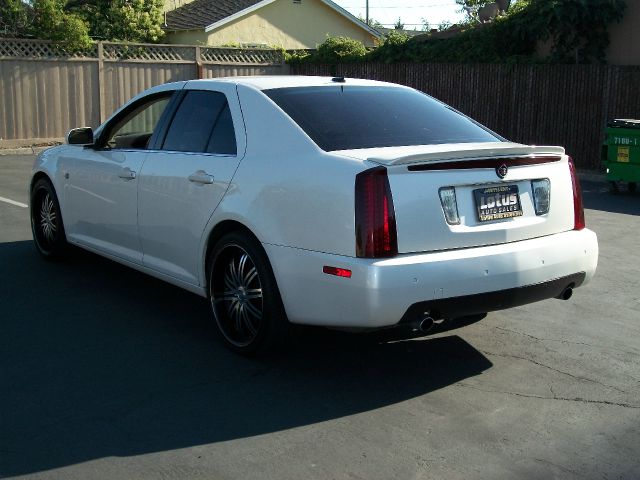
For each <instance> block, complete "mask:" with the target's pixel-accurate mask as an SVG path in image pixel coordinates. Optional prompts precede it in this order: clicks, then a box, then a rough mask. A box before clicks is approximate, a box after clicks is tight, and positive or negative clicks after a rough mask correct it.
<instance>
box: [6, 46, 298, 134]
mask: <svg viewBox="0 0 640 480" xmlns="http://www.w3.org/2000/svg"><path fill="white" fill-rule="evenodd" d="M288 72H289V67H288V65H286V64H285V63H284V58H283V55H282V53H281V52H279V51H277V50H262V49H233V48H212V47H199V46H185V45H150V44H119V43H108V42H98V43H97V44H95V46H94V47H93V49H92V50H90V51H88V52H84V53H83V54H72V55H67V54H65V53H64V52H61V51H60V50H59V49H56V48H55V47H54V46H53V45H52V44H50V43H48V42H43V41H39V40H16V39H0V144H1V143H2V142H3V141H4V142H5V143H8V142H7V140H9V141H11V140H22V139H26V140H30V141H34V140H37V139H52V138H60V137H63V136H64V135H65V134H66V132H67V131H68V130H69V129H70V128H73V127H77V126H84V125H87V126H93V127H95V126H97V125H99V124H100V123H101V122H102V121H103V120H105V119H106V118H107V117H108V116H109V115H110V114H111V113H112V112H113V111H114V110H115V109H116V108H117V107H119V106H120V105H121V104H122V103H124V102H125V101H127V100H128V99H130V98H131V97H133V96H134V95H136V94H137V93H139V92H141V91H143V90H145V89H147V88H149V87H152V86H154V85H159V84H161V83H166V82H173V81H179V80H189V79H194V78H213V77H224V76H237V75H278V74H286V73H288Z"/></svg>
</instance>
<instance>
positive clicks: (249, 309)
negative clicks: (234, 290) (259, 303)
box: [245, 302, 262, 320]
mask: <svg viewBox="0 0 640 480" xmlns="http://www.w3.org/2000/svg"><path fill="white" fill-rule="evenodd" d="M245 307H246V308H247V312H249V313H250V314H251V315H253V316H254V317H255V318H257V319H258V320H262V312H261V311H260V310H258V309H257V308H256V307H255V306H254V305H253V304H252V303H251V302H247V303H245Z"/></svg>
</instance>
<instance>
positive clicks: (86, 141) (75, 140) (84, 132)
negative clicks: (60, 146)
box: [67, 127, 93, 145]
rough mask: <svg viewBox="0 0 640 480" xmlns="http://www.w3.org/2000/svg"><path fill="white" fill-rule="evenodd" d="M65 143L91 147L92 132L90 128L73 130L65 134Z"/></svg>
mask: <svg viewBox="0 0 640 480" xmlns="http://www.w3.org/2000/svg"><path fill="white" fill-rule="evenodd" d="M67 143H68V144H69V145H91V144H93V130H92V129H91V127H83V128H74V129H73V130H71V131H69V133H67Z"/></svg>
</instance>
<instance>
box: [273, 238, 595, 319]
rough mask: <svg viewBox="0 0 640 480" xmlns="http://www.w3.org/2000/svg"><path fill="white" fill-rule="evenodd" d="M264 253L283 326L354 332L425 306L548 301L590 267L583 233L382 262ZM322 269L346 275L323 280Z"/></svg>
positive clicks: (582, 279) (467, 307) (591, 248)
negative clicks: (348, 273)
mask: <svg viewBox="0 0 640 480" xmlns="http://www.w3.org/2000/svg"><path fill="white" fill-rule="evenodd" d="M264 247H265V250H266V251H267V254H268V255H269V258H270V260H271V265H272V266H273V270H274V273H275V276H276V280H277V282H278V286H279V288H280V293H281V295H282V299H283V302H284V305H285V309H286V311H287V315H288V317H289V320H290V321H291V322H293V323H301V324H312V325H325V326H335V327H360V328H379V327H386V326H391V325H395V324H397V323H398V322H400V321H401V320H402V321H407V318H408V315H412V314H413V313H414V310H415V309H417V310H420V309H423V308H425V307H426V310H432V311H434V312H437V313H438V314H439V315H440V316H443V317H447V318H450V317H455V316H461V315H467V314H472V313H480V312H485V311H493V310H500V309H503V308H510V307H513V306H518V305H524V304H526V303H531V302H535V301H539V300H543V299H546V298H552V297H555V296H557V295H558V294H559V293H561V292H562V290H563V289H564V288H566V287H567V286H568V285H570V284H571V283H574V287H577V286H579V285H581V284H585V283H587V282H589V280H590V279H591V278H592V276H593V274H594V273H595V270H596V266H597V260H598V242H597V238H596V235H595V233H594V232H592V231H590V230H588V229H585V230H581V231H570V232H564V233H560V234H557V235H550V236H547V237H541V238H536V239H532V240H525V241H520V242H512V243H507V244H503V245H493V246H487V247H478V248H468V249H463V250H452V251H446V252H435V253H425V254H415V255H399V256H397V257H394V258H391V259H384V260H371V259H363V258H353V257H344V256H339V255H330V254H326V253H320V252H311V251H307V250H300V249H295V248H289V247H281V246H274V245H268V244H265V245H264ZM325 265H326V266H333V267H339V268H346V269H349V270H351V271H352V276H351V278H342V277H335V276H331V275H327V274H324V273H323V272H322V268H323V266H325ZM426 310H422V312H424V311H426Z"/></svg>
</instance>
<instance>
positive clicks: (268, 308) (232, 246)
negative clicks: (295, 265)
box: [208, 232, 289, 355]
mask: <svg viewBox="0 0 640 480" xmlns="http://www.w3.org/2000/svg"><path fill="white" fill-rule="evenodd" d="M208 271H209V298H210V300H211V309H212V311H213V316H214V318H215V320H216V323H217V325H218V329H219V330H220V333H221V334H222V337H223V339H224V341H225V343H226V344H227V346H228V347H230V348H231V349H232V350H234V351H236V352H238V353H241V354H243V355H257V354H264V353H271V352H273V351H275V350H278V349H279V348H281V347H282V346H283V345H284V344H285V343H286V341H287V338H288V331H289V322H288V321H287V318H286V314H285V311H284V307H283V305H282V300H281V298H280V292H279V291H278V286H277V284H276V280H275V277H274V275H273V271H272V269H271V265H270V264H269V261H268V260H267V256H266V254H265V252H264V250H263V248H262V246H261V245H260V243H259V242H258V241H256V240H255V239H254V238H253V237H251V236H250V235H248V234H245V233H243V232H232V233H230V234H227V235H225V236H224V237H223V238H221V239H220V240H219V241H218V242H217V243H216V245H215V246H214V249H213V252H212V255H211V261H210V263H209V268H208Z"/></svg>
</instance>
